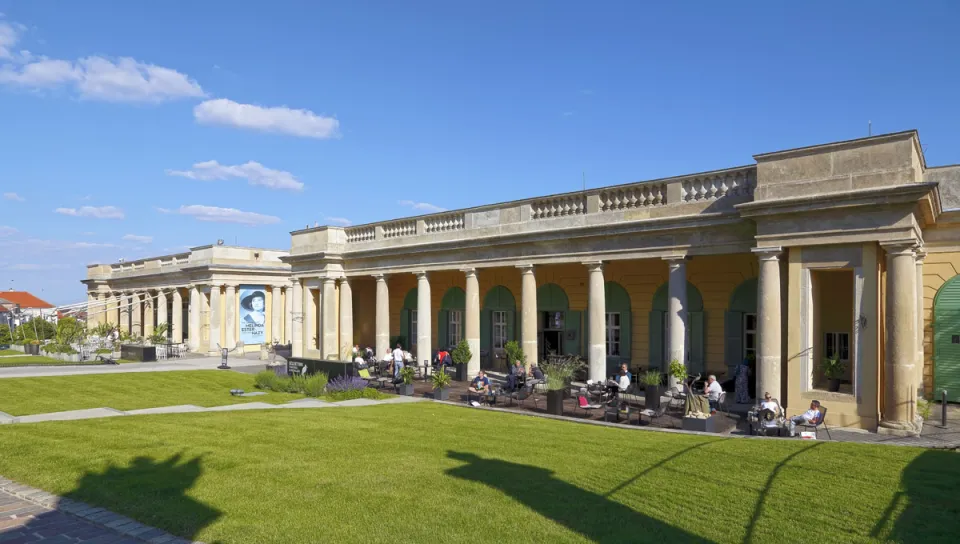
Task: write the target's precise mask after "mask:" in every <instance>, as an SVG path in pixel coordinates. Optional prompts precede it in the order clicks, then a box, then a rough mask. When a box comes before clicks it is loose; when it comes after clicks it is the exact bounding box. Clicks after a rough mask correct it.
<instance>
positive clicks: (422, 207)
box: [397, 200, 447, 213]
mask: <svg viewBox="0 0 960 544" xmlns="http://www.w3.org/2000/svg"><path fill="white" fill-rule="evenodd" d="M397 204H400V205H401V206H406V207H407V208H413V209H414V210H418V211H421V212H427V213H434V212H445V211H447V209H446V208H441V207H440V206H434V205H433V204H430V203H429V202H414V201H412V200H401V201H400V202H398V203H397Z"/></svg>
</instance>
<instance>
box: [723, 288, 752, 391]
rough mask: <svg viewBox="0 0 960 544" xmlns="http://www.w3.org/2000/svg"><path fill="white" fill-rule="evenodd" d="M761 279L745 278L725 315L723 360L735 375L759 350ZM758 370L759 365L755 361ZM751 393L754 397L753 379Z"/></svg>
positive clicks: (729, 372)
mask: <svg viewBox="0 0 960 544" xmlns="http://www.w3.org/2000/svg"><path fill="white" fill-rule="evenodd" d="M758 338H759V337H758V336H757V278H749V279H746V280H744V281H743V282H741V283H740V285H738V286H737V288H736V289H734V290H733V293H732V294H731V295H730V303H729V304H728V305H727V311H726V312H724V314H723V362H724V364H725V365H726V366H727V375H728V376H733V375H734V370H735V369H736V367H737V365H738V364H740V362H741V361H743V360H744V359H747V358H749V359H750V360H754V359H753V358H752V357H750V356H751V355H754V356H755V355H756V349H757V339H758ZM751 366H752V367H753V369H754V370H756V367H755V366H754V365H753V364H751ZM750 382H751V391H750V395H751V397H752V396H753V391H752V389H753V386H754V385H755V384H753V380H750Z"/></svg>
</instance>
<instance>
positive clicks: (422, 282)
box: [416, 272, 433, 365]
mask: <svg viewBox="0 0 960 544" xmlns="http://www.w3.org/2000/svg"><path fill="white" fill-rule="evenodd" d="M432 333H433V321H432V319H431V318H430V279H429V278H428V277H427V273H426V272H419V273H417V353H416V357H417V361H416V364H417V365H422V364H423V362H424V361H427V364H428V365H429V364H430V360H431V359H432V358H433V357H432V356H433V342H432V339H431V336H432Z"/></svg>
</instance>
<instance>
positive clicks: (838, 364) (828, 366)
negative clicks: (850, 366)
mask: <svg viewBox="0 0 960 544" xmlns="http://www.w3.org/2000/svg"><path fill="white" fill-rule="evenodd" d="M821 368H822V370H823V375H824V377H826V378H827V380H829V382H828V383H827V391H830V392H831V393H836V392H837V391H840V378H842V377H843V373H844V372H845V371H846V369H847V365H845V364H843V361H841V360H840V357H838V356H836V355H834V356H833V357H824V358H823V364H822V366H821Z"/></svg>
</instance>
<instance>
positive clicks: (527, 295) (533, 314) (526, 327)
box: [508, 265, 540, 369]
mask: <svg viewBox="0 0 960 544" xmlns="http://www.w3.org/2000/svg"><path fill="white" fill-rule="evenodd" d="M519 268H520V274H521V276H520V282H521V284H520V286H521V289H520V305H521V311H520V343H521V345H522V347H523V354H524V355H526V357H527V368H528V369H529V367H530V365H531V364H532V363H534V362H537V361H539V356H540V354H539V353H538V352H537V278H536V276H534V275H533V265H524V266H520V267H519ZM513 363H514V361H508V364H511V365H512V364H513Z"/></svg>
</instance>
